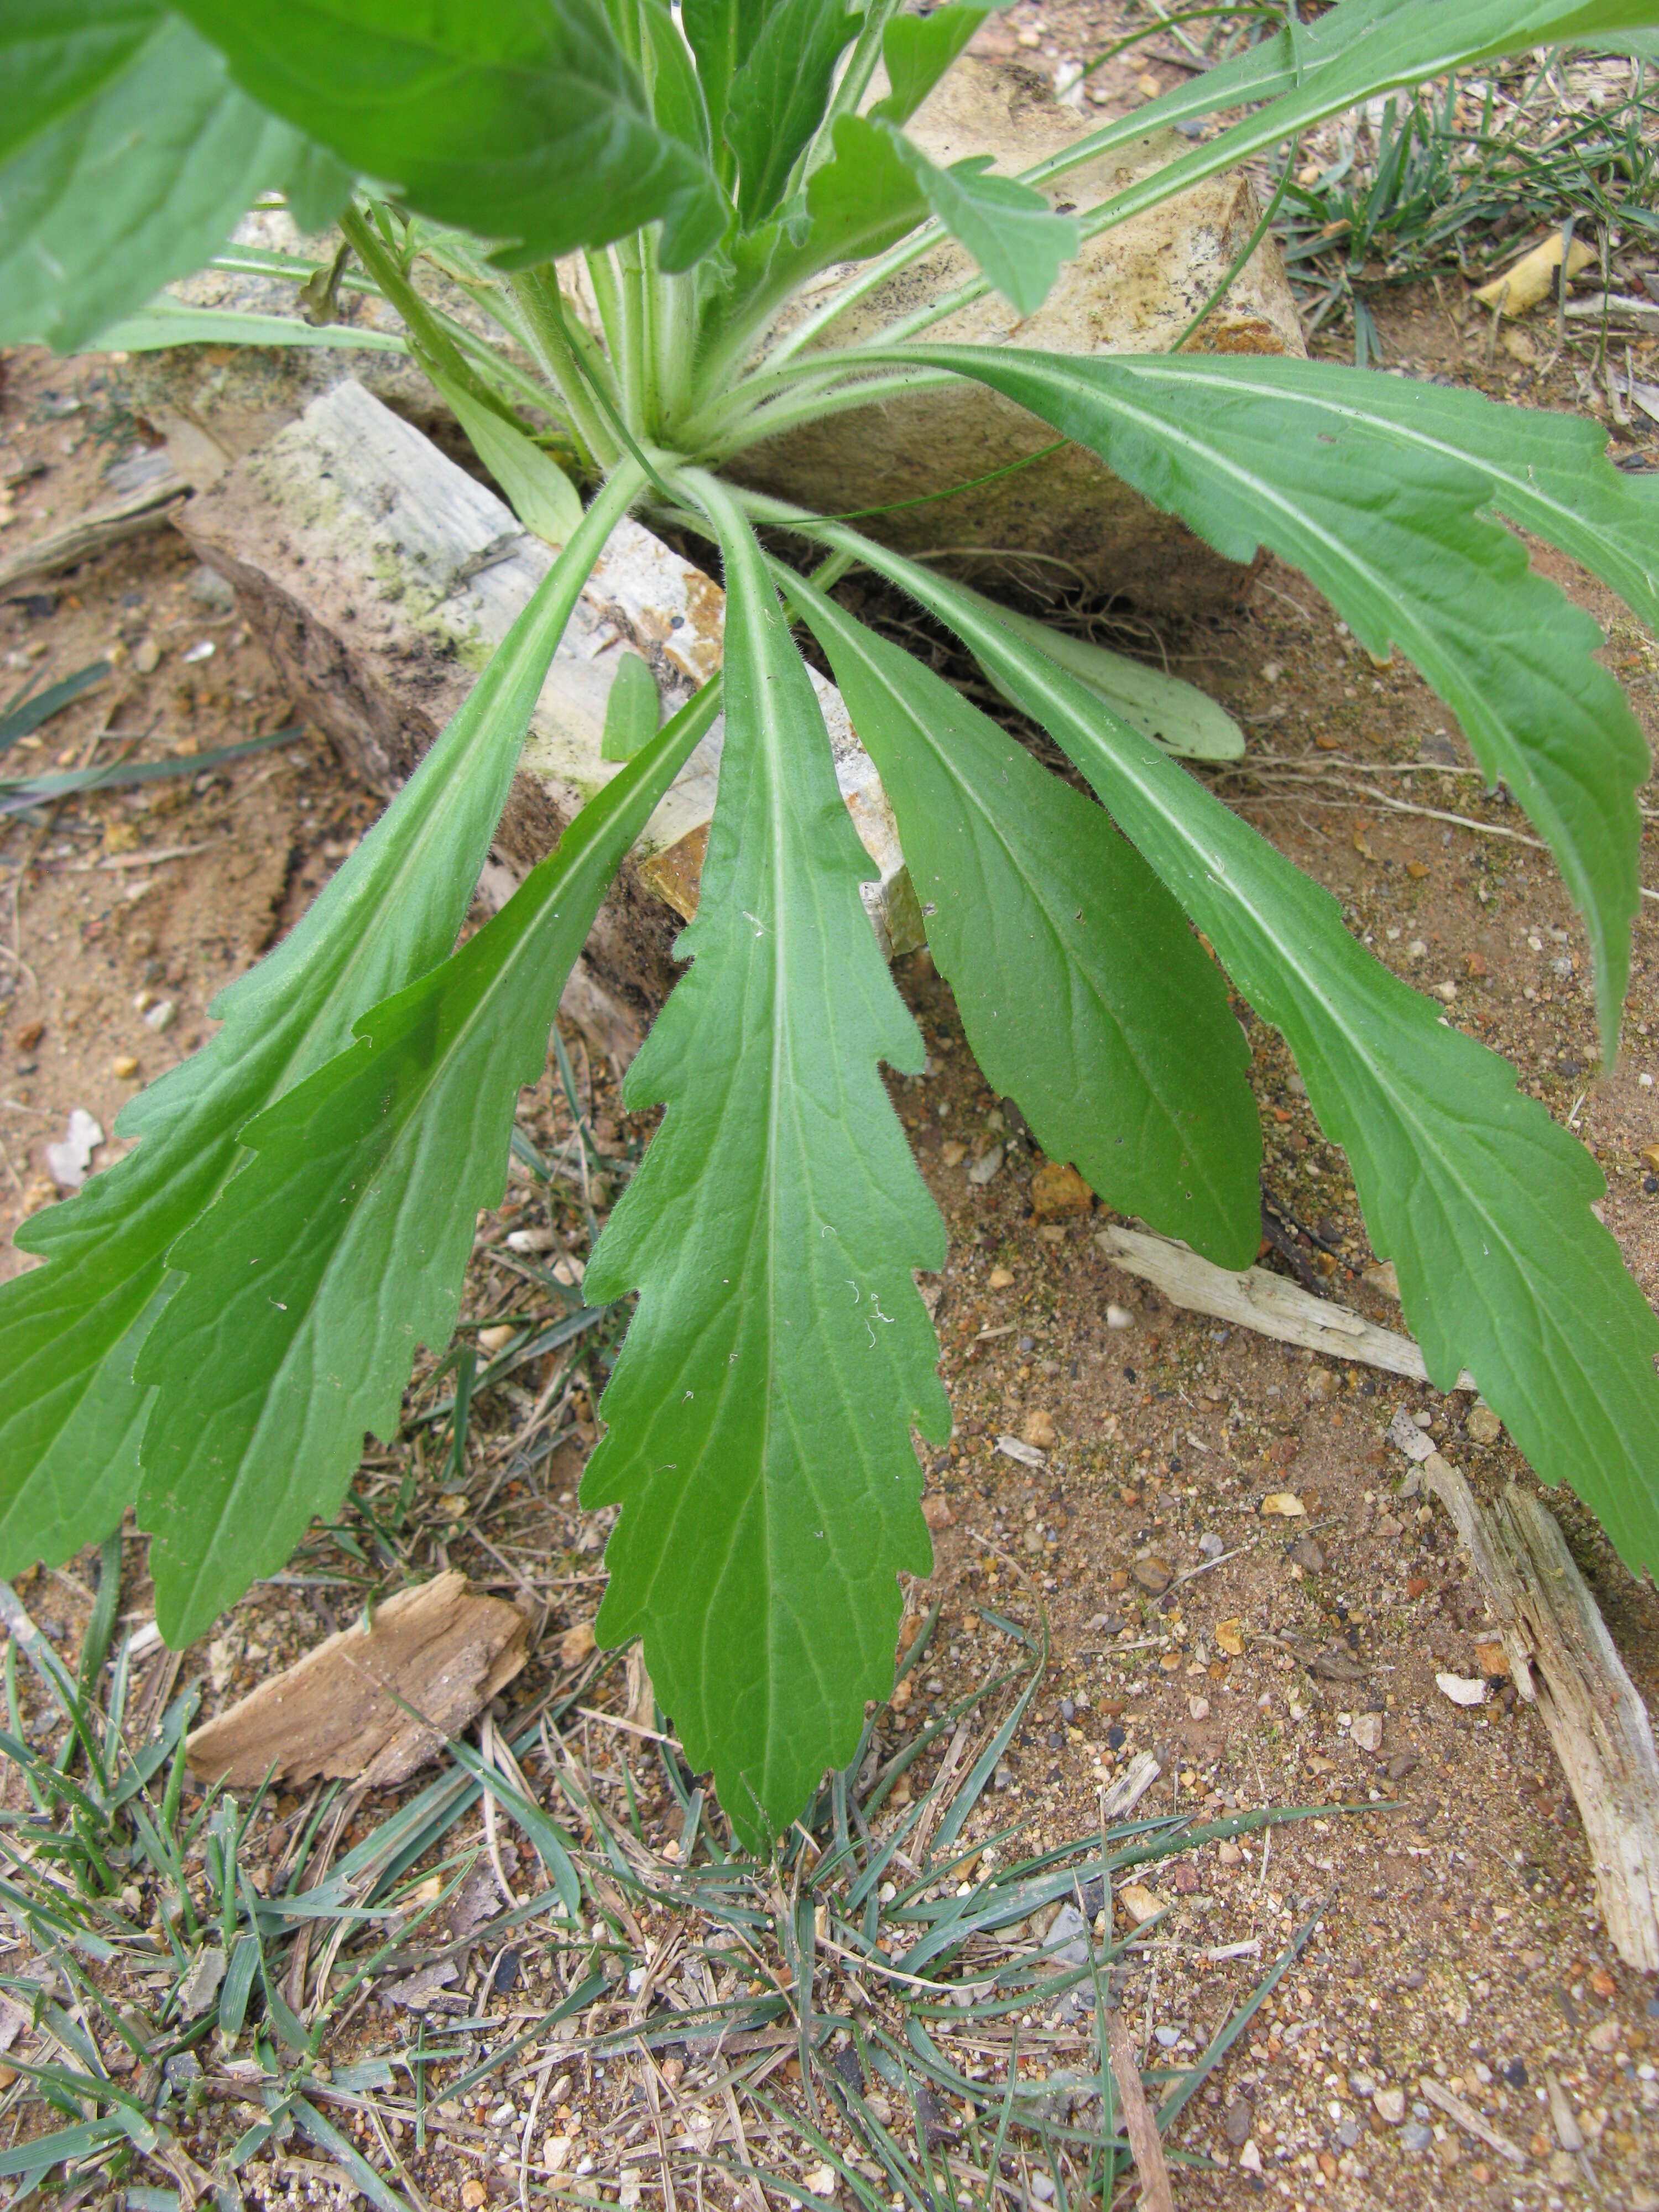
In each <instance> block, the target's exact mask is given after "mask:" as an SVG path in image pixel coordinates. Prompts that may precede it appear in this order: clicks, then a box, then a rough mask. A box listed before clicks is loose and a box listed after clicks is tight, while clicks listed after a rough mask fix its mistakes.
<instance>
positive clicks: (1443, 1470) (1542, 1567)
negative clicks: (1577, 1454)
mask: <svg viewBox="0 0 1659 2212" xmlns="http://www.w3.org/2000/svg"><path fill="white" fill-rule="evenodd" d="M1421 1464H1422V1472H1423V1479H1424V1480H1425V1482H1426V1483H1427V1485H1428V1486H1429V1487H1430V1488H1431V1490H1432V1491H1433V1492H1434V1494H1435V1496H1436V1497H1437V1498H1439V1500H1440V1502H1441V1504H1443V1506H1444V1507H1445V1509H1446V1510H1447V1511H1448V1512H1449V1514H1450V1515H1451V1517H1452V1519H1453V1520H1454V1522H1455V1523H1456V1524H1457V1533H1458V1534H1459V1536H1460V1537H1461V1538H1462V1541H1463V1544H1464V1546H1465V1547H1466V1548H1467V1550H1468V1553H1469V1557H1470V1558H1471V1559H1473V1560H1474V1565H1475V1569H1476V1571H1477V1572H1478V1573H1479V1575H1480V1579H1481V1581H1482V1582H1483V1583H1485V1585H1486V1596H1487V1600H1488V1602H1489V1603H1490V1605H1491V1607H1492V1613H1493V1614H1494V1615H1495V1616H1496V1618H1497V1620H1498V1626H1499V1629H1500V1631H1501V1633H1502V1635H1503V1638H1504V1652H1505V1654H1506V1656H1507V1657H1508V1660H1509V1664H1510V1677H1511V1679H1512V1680H1513V1681H1514V1683H1515V1686H1516V1689H1517V1690H1518V1691H1519V1692H1520V1693H1521V1695H1522V1697H1523V1698H1525V1699H1527V1700H1528V1703H1529V1704H1535V1705H1537V1707H1538V1710H1539V1712H1540V1714H1541V1716H1542V1718H1543V1722H1544V1725H1545V1727H1546V1728H1547V1729H1548V1730H1549V1734H1550V1741H1551V1742H1552V1743H1553V1745H1554V1746H1555V1753H1556V1756H1557V1758H1558V1759H1559V1760H1560V1762H1561V1765H1562V1768H1563V1770H1564V1771H1565V1774H1566V1778H1567V1781H1568V1783H1569V1784H1570V1785H1571V1790H1572V1794H1573V1796H1574V1797H1575V1798H1576V1799H1577V1803H1578V1811H1579V1815H1580V1817H1581V1818H1582V1820H1583V1824H1584V1833H1585V1836H1586V1837H1587V1838H1588V1839H1589V1847H1590V1859H1591V1863H1592V1864H1593V1866H1594V1868H1595V1894H1596V1899H1597V1902H1598V1903H1599V1905H1600V1906H1601V1917H1602V1918H1603V1920H1605V1922H1606V1923H1607V1933H1608V1935H1609V1936H1611V1937H1612V1938H1613V1945H1614V1948H1616V1949H1617V1951H1618V1953H1619V1955H1620V1958H1621V1959H1622V1960H1624V1961H1625V1963H1626V1966H1635V1967H1638V1968H1639V1969H1641V1970H1642V1971H1643V1972H1646V1973H1650V1974H1651V1973H1659V1754H1656V1752H1655V1749H1654V1741H1653V1729H1652V1726H1651V1724H1650V1721H1649V1719H1648V1711H1647V1707H1646V1706H1645V1705H1644V1704H1643V1702H1642V1699H1641V1697H1640V1695H1639V1694H1638V1691H1637V1688H1636V1686H1635V1684H1634V1683H1633V1682H1632V1680H1631V1678H1630V1676H1629V1674H1627V1673H1626V1671H1625V1665H1624V1662H1623V1661H1622V1660H1621V1659H1620V1656H1619V1654H1618V1651H1617V1650H1616V1649H1615V1648H1614V1645H1613V1638H1612V1637H1611V1636H1610V1635H1609V1634H1608V1633H1607V1623H1606V1621H1604V1620H1602V1618H1601V1608H1600V1607H1598V1606H1597V1604H1596V1602H1595V1598H1594V1597H1593V1596H1592V1595H1591V1594H1590V1591H1589V1586H1588V1584H1587V1583H1585V1581H1584V1578H1583V1575H1581V1574H1580V1573H1579V1571H1578V1569H1577V1565H1575V1564H1574V1561H1573V1557H1572V1554H1571V1552H1569V1551H1568V1549H1567V1546H1566V1540H1565V1537H1564V1536H1563V1535H1562V1534H1561V1530H1560V1527H1559V1523H1558V1522H1557V1521H1556V1518H1555V1516H1554V1515H1553V1513H1551V1512H1550V1510H1549V1509H1548V1508H1547V1506H1545V1505H1543V1504H1541V1503H1540V1501H1539V1500H1538V1499H1537V1498H1534V1497H1531V1496H1529V1495H1528V1492H1525V1491H1523V1490H1522V1489H1520V1488H1519V1487H1518V1486H1516V1484H1514V1483H1510V1486H1509V1487H1508V1488H1507V1489H1506V1490H1505V1491H1504V1492H1503V1494H1502V1496H1501V1497H1499V1498H1497V1499H1496V1500H1495V1501H1494V1503H1493V1504H1492V1505H1490V1506H1488V1507H1484V1508H1483V1507H1482V1506H1481V1505H1480V1503H1479V1502H1478V1501H1477V1499H1476V1498H1475V1496H1474V1492H1473V1491H1472V1490H1471V1489H1470V1488H1469V1486H1468V1482H1467V1481H1466V1480H1465V1479H1464V1477H1463V1476H1462V1474H1460V1473H1459V1472H1458V1470H1457V1469H1456V1468H1455V1467H1453V1466H1452V1465H1451V1464H1450V1462H1449V1461H1447V1460H1445V1459H1443V1457H1442V1456H1441V1455H1440V1454H1439V1453H1438V1452H1437V1451H1431V1452H1429V1453H1428V1454H1427V1455H1425V1457H1424V1458H1423V1460H1422V1462H1421Z"/></svg>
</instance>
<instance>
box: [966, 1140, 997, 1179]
mask: <svg viewBox="0 0 1659 2212" xmlns="http://www.w3.org/2000/svg"><path fill="white" fill-rule="evenodd" d="M1001 1166H1002V1147H1001V1146H1000V1145H993V1146H992V1147H991V1149H990V1151H989V1152H987V1153H985V1154H984V1155H983V1157H982V1158H980V1159H976V1160H975V1162H974V1164H973V1165H972V1167H970V1168H969V1170H968V1180H969V1182H975V1183H980V1184H981V1185H982V1184H985V1183H987V1182H990V1180H991V1178H992V1176H994V1175H996V1174H997V1173H998V1172H999V1171H1000V1169H1001Z"/></svg>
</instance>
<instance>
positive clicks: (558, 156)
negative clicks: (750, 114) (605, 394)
mask: <svg viewBox="0 0 1659 2212" xmlns="http://www.w3.org/2000/svg"><path fill="white" fill-rule="evenodd" d="M181 12H182V13H183V14H185V15H187V16H188V17H189V18H190V20H191V22H193V23H194V24H195V26H196V27H197V30H199V31H200V32H201V33H202V34H203V35H204V37H205V38H208V39H210V40H212V41H213V43H214V44H215V45H216V46H218V47H220V48H221V49H222V52H224V54H225V56H226V58H228V62H229V64H230V67H231V70H232V71H233V72H234V76H235V77H236V81H237V82H238V83H239V84H240V85H241V86H242V87H243V88H244V89H245V90H246V92H247V93H248V94H251V95H252V98H254V99H255V100H259V101H260V102H262V103H263V105H264V106H265V107H267V108H270V109H271V110H273V111H274V112H276V114H278V115H283V116H286V117H287V118H289V120H290V121H291V122H294V123H295V124H297V125H300V126H301V128H303V129H304V130H306V131H309V132H310V133H311V135H312V136H313V137H315V138H317V139H319V140H320V141H321V142H322V143H323V144H324V145H325V146H327V147H330V148H331V149H332V150H333V151H334V153H336V154H337V155H338V156H339V157H340V159H341V160H342V161H346V162H349V164H350V165H351V166H352V167H354V168H356V169H357V170H360V171H362V172H363V173H366V174H368V175H370V176H374V177H377V178H380V179H382V180H383V181H384V182H385V183H386V184H387V185H391V186H394V187H396V188H397V189H398V193H399V195H400V197H402V198H403V199H404V200H405V201H406V202H407V203H408V204H409V205H410V206H411V207H412V208H414V209H415V210H416V211H417V212H418V213H420V214H422V215H428V216H433V217H435V219H436V220H437V221H438V222H447V223H455V224H459V225H460V226H462V227H463V228H468V229H471V230H472V231H475V232H476V233H477V234H478V235H479V236H481V237H483V238H489V239H495V240H500V241H501V246H502V255H501V258H504V259H506V260H507V261H509V262H513V263H530V262H536V261H542V260H545V259H547V258H550V257H551V256H553V255H556V254H563V253H568V252H571V251H572V250H573V249H574V248H575V247H577V246H603V245H606V244H608V243H609V242H610V241H611V240H612V239H616V238H621V237H623V235H625V234H627V233H628V232H629V231H631V230H637V229H640V228H642V227H643V226H645V225H647V224H648V223H652V222H661V224H662V226H663V229H662V245H661V252H662V264H663V266H664V267H665V269H670V270H678V269H686V268H689V267H690V265H691V264H692V263H693V262H695V261H696V260H697V259H698V258H700V257H701V256H702V254H704V253H705V252H708V248H709V247H710V246H712V245H714V242H715V240H717V239H718V238H719V237H720V233H721V231H722V230H723V229H724V228H725V227H726V203H725V197H724V195H723V193H722V192H721V191H720V187H719V185H718V183H717V181H716V179H715V178H714V173H713V172H712V171H711V170H710V169H709V167H708V165H707V163H706V162H704V161H702V160H701V159H699V157H698V156H697V155H696V153H694V152H693V151H692V149H690V147H688V146H687V145H686V144H685V143H684V142H683V141H682V140H681V139H679V138H678V137H675V136H674V134H673V133H672V132H671V131H665V130H664V129H662V128H661V127H660V126H659V125H658V123H657V122H656V120H655V118H653V115H652V113H651V109H650V105H649V103H648V101H647V99H646V94H645V88H644V87H643V85H642V84H641V81H640V77H639V74H638V72H637V70H635V68H634V66H633V64H632V63H631V62H629V59H628V58H627V56H626V55H625V54H624V53H623V50H622V47H621V46H620V45H619V44H618V42H617V37H616V34H615V33H614V31H613V30H612V28H611V23H610V21H609V18H608V17H607V15H606V14H605V9H604V6H603V4H602V0H490V5H489V7H487V8H484V7H479V6H477V5H476V4H473V0H431V4H429V5H428V6H426V7H424V8H422V9H417V10H413V11H411V9H410V8H408V7H407V6H405V5H404V4H403V0H295V4H293V5H290V6H288V7H284V8H281V9H269V8H258V7H253V8H250V7H248V6H246V4H245V3H244V0H182V7H181Z"/></svg>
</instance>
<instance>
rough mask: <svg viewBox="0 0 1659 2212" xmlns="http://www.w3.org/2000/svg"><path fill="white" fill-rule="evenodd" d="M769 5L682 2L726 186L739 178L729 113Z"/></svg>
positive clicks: (729, 0) (737, 0) (738, 0)
mask: <svg viewBox="0 0 1659 2212" xmlns="http://www.w3.org/2000/svg"><path fill="white" fill-rule="evenodd" d="M767 7H768V0H682V5H681V9H680V21H681V22H682V23H683V24H684V27H685V36H686V40H687V42H688V44H689V45H690V48H691V52H692V53H693V54H694V55H695V56H696V64H697V76H698V80H699V82H701V84H702V93H703V99H704V101H705V102H706V104H707V106H708V120H709V124H710V125H711V128H712V130H713V133H714V157H715V167H717V169H718V170H719V172H720V180H721V182H722V183H723V184H725V185H730V184H731V182H732V178H733V176H734V174H735V171H734V169H733V168H732V158H731V149H730V148H729V147H728V146H727V144H726V132H725V125H726V101H727V97H728V95H729V94H730V92H731V89H732V78H733V77H734V76H736V75H737V73H738V70H740V69H741V68H742V67H743V65H744V63H745V62H746V61H747V60H748V58H749V56H750V50H751V49H752V47H753V46H754V43H755V40H756V39H757V37H758V36H759V34H760V27H761V25H762V24H763V22H764V21H765V20H766V14H767Z"/></svg>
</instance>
